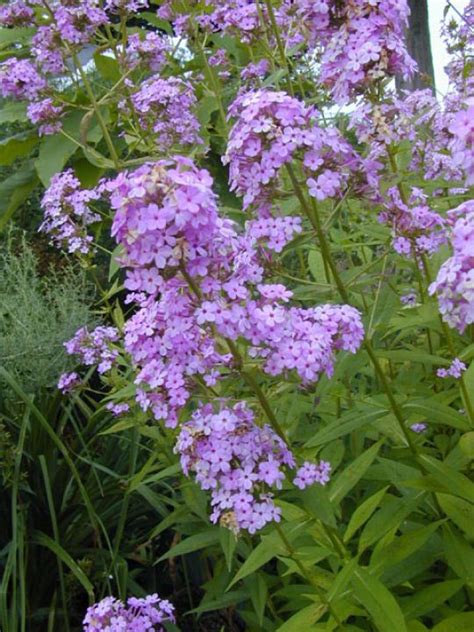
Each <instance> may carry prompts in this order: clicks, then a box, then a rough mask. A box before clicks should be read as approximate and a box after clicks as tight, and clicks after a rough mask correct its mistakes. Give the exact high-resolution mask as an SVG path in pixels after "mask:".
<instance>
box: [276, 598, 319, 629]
mask: <svg viewBox="0 0 474 632" xmlns="http://www.w3.org/2000/svg"><path fill="white" fill-rule="evenodd" d="M325 612H326V606H325V605H324V604H311V605H310V606H306V608H303V609H302V610H300V611H299V612H297V613H296V614H294V615H293V616H292V617H290V618H289V619H288V621H286V622H285V623H284V624H283V625H281V626H280V627H279V628H277V632H303V630H305V632H311V630H312V629H313V628H312V625H313V624H314V623H316V622H317V621H319V619H320V618H321V617H322V616H323V614H324V613H325Z"/></svg>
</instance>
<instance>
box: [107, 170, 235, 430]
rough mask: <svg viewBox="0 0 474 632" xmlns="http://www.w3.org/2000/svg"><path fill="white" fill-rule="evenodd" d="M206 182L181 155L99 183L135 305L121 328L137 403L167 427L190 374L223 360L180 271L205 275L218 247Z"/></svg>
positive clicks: (225, 360)
mask: <svg viewBox="0 0 474 632" xmlns="http://www.w3.org/2000/svg"><path fill="white" fill-rule="evenodd" d="M211 185H212V180H211V178H210V176H209V173H208V172H207V171H205V170H202V169H201V170H200V169H197V168H196V167H195V166H194V165H193V163H192V162H191V161H190V160H188V159H185V158H179V159H177V160H176V161H175V162H165V161H161V162H158V163H155V164H147V165H144V166H143V167H140V168H139V169H137V170H136V171H134V172H133V173H126V174H125V173H122V174H119V175H118V176H117V178H116V179H115V180H112V181H110V182H109V183H107V184H106V185H105V189H106V193H107V194H108V195H109V196H110V203H111V205H112V208H113V209H114V210H115V216H114V222H113V226H112V234H113V236H115V238H116V239H117V241H118V242H119V243H120V244H122V245H123V247H124V251H125V255H124V257H123V258H122V259H121V262H122V265H124V266H125V267H126V268H127V274H126V280H125V286H126V288H127V289H128V290H129V291H130V294H129V298H128V300H129V301H135V302H136V303H137V304H138V306H139V309H138V311H137V312H136V313H135V314H134V315H133V316H132V317H131V318H130V319H129V320H128V321H127V322H126V324H125V329H124V331H125V339H124V343H125V349H126V351H127V352H128V353H129V354H130V356H131V358H132V361H133V363H134V365H135V366H136V368H137V369H138V375H137V378H136V384H137V386H138V387H139V391H138V401H139V403H140V405H141V406H142V407H143V408H144V409H145V410H147V409H149V408H151V410H152V412H153V414H154V416H155V417H156V418H157V419H164V420H165V421H166V423H167V424H168V425H170V426H174V425H176V423H177V415H178V411H179V410H180V408H181V407H182V406H183V405H184V404H185V403H186V401H187V399H188V397H189V395H190V391H189V382H190V380H191V379H192V376H194V375H199V374H200V375H203V376H208V374H209V373H210V371H211V370H212V369H213V368H214V367H215V366H218V365H223V366H225V365H226V364H228V363H229V362H230V356H228V354H225V353H224V354H222V353H221V352H219V351H217V348H216V343H215V341H214V339H213V337H212V336H211V335H210V334H209V333H208V332H206V331H205V330H204V329H203V328H202V327H201V326H200V325H199V324H198V322H197V321H196V318H195V310H196V300H197V299H196V296H194V295H193V293H192V292H191V290H190V289H189V286H188V283H187V282H186V280H185V279H184V278H183V277H182V276H181V275H180V274H179V269H180V267H181V269H186V270H189V274H191V275H193V276H196V277H197V276H198V275H200V276H202V277H206V275H207V274H208V269H209V266H210V265H211V263H212V256H214V257H215V256H216V254H217V253H216V252H215V251H214V248H215V249H216V250H217V252H218V247H219V245H221V244H218V243H217V237H218V236H219V230H220V229H221V228H219V229H218V225H219V227H222V226H224V225H225V223H223V222H222V221H221V220H219V218H218V213H217V206H216V198H215V195H214V193H213V191H212V188H211ZM214 240H215V241H214ZM183 266H186V268H183ZM177 272H178V274H177ZM208 283H209V284H211V286H212V279H209V280H208ZM158 292H159V295H158Z"/></svg>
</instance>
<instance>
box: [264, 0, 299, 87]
mask: <svg viewBox="0 0 474 632" xmlns="http://www.w3.org/2000/svg"><path fill="white" fill-rule="evenodd" d="M264 3H265V6H266V8H267V11H268V17H269V18H270V24H271V27H272V30H273V34H274V35H275V39H276V43H277V48H278V54H279V56H280V61H281V65H282V66H283V68H284V69H285V70H286V85H287V86H288V92H289V93H290V94H291V96H292V97H294V96H295V93H294V90H293V85H292V83H291V74H290V67H289V65H288V59H287V57H286V54H285V48H284V46H283V42H282V40H281V37H280V31H279V29H278V24H277V21H276V18H275V12H274V11H273V6H272V0H264Z"/></svg>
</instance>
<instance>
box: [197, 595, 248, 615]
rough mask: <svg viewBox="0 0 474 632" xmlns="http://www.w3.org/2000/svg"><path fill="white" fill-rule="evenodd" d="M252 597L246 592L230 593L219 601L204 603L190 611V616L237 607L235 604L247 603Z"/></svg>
mask: <svg viewBox="0 0 474 632" xmlns="http://www.w3.org/2000/svg"><path fill="white" fill-rule="evenodd" d="M249 598H250V596H249V594H248V592H247V591H246V590H234V591H231V592H229V593H225V594H223V595H222V596H221V597H219V598H218V599H211V600H208V601H204V600H203V601H202V602H201V605H199V606H198V607H197V608H194V610H190V611H189V612H188V614H201V613H202V612H210V611H212V610H223V609H224V608H229V607H231V606H235V604H237V603H240V602H241V601H246V600H247V599H249Z"/></svg>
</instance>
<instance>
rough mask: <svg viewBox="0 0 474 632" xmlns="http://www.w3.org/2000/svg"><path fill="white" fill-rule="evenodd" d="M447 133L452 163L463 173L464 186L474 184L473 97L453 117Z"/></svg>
mask: <svg viewBox="0 0 474 632" xmlns="http://www.w3.org/2000/svg"><path fill="white" fill-rule="evenodd" d="M449 131H450V132H451V133H452V134H453V140H452V142H451V147H450V149H451V154H452V157H453V162H454V164H455V165H456V166H458V167H460V168H461V169H462V170H463V171H464V172H465V174H466V184H468V185H471V184H474V96H473V97H471V98H470V99H469V100H468V103H467V108H465V109H464V108H463V109H461V110H460V112H458V114H457V115H456V116H455V118H454V120H453V121H452V123H451V125H450V127H449Z"/></svg>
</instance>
